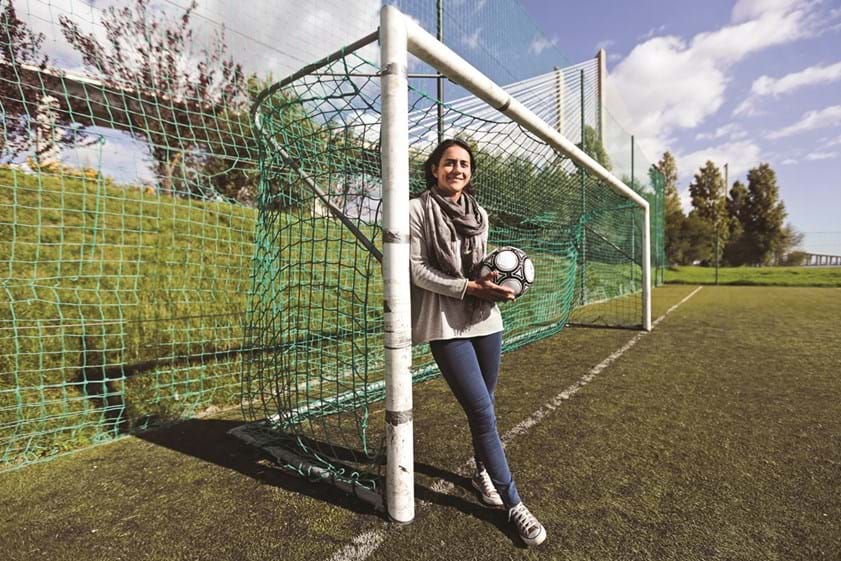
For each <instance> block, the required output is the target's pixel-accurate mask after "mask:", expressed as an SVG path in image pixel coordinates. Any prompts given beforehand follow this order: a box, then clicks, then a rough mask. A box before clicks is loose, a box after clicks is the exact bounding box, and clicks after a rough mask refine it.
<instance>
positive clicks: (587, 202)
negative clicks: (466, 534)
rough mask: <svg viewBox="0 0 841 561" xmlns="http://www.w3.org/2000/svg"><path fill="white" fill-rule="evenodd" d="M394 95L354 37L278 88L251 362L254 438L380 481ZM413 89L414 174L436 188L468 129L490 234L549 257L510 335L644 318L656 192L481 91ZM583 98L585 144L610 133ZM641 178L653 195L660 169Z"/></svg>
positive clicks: (427, 367)
mask: <svg viewBox="0 0 841 561" xmlns="http://www.w3.org/2000/svg"><path fill="white" fill-rule="evenodd" d="M578 75H579V76H581V73H578ZM381 101H382V99H381V91H380V78H379V68H378V66H377V65H375V64H373V63H371V62H369V61H367V60H366V59H365V58H363V57H362V56H360V54H359V52H355V51H352V50H351V52H346V53H340V54H338V55H336V56H335V57H328V59H325V61H323V62H322V63H316V64H313V65H311V66H310V67H308V68H306V69H304V70H303V71H301V72H299V73H297V74H295V75H293V76H291V77H290V78H288V79H286V80H284V81H282V82H280V83H278V84H276V85H275V86H273V87H271V88H269V89H268V90H266V91H264V92H263V94H262V95H261V98H260V101H259V103H258V104H257V106H256V107H255V110H254V114H255V123H256V128H257V139H258V144H259V149H260V164H259V165H260V172H261V178H260V187H259V195H258V199H257V201H258V209H259V217H258V221H257V232H256V246H255V257H254V261H253V269H252V278H251V282H252V288H251V290H250V292H249V303H248V304H249V307H248V316H247V318H248V326H247V336H248V338H249V340H248V346H249V347H250V348H252V349H254V350H255V352H253V353H251V354H250V355H249V357H248V360H247V361H246V362H245V365H244V373H243V398H244V403H245V409H246V412H247V414H248V416H249V417H250V418H251V419H252V420H253V421H255V423H254V424H253V425H252V427H254V430H257V431H260V433H261V436H260V437H259V438H257V437H254V436H253V435H252V437H251V438H252V440H253V441H255V442H256V441H257V440H261V441H262V442H263V443H264V444H265V443H268V445H269V446H272V447H274V448H275V449H281V448H283V449H286V450H291V451H292V454H291V455H283V456H281V458H282V460H283V462H284V463H285V465H286V466H287V467H289V468H290V469H293V470H296V471H298V472H300V473H301V474H303V475H306V476H309V477H313V478H315V479H318V478H323V477H328V478H331V479H339V480H342V481H344V482H345V484H347V485H349V486H350V487H352V488H362V489H368V490H373V491H376V490H377V489H378V487H379V486H380V485H381V478H380V473H381V466H382V465H383V463H384V457H383V454H384V448H383V430H384V426H385V421H384V411H383V409H382V407H378V406H375V405H374V404H375V403H377V402H379V401H381V400H382V398H383V396H384V389H385V388H384V382H383V370H384V352H383V310H382V308H383V281H382V273H381V265H380V262H379V258H380V255H379V250H378V248H379V247H381V244H382V235H383V232H382V230H381V228H380V224H381V219H382V216H381V209H382V199H381V192H382V184H381V171H382V170H381V157H380V141H381V132H382V131H381V126H382V119H381ZM409 104H410V107H409V123H408V129H409V143H410V149H409V154H408V157H409V160H410V169H411V177H410V185H411V187H410V189H411V191H412V192H413V193H414V194H418V193H420V192H421V191H423V189H424V188H425V185H424V174H423V169H422V164H423V162H424V160H425V159H426V157H427V156H428V154H429V153H430V152H431V151H432V149H433V148H434V146H435V145H436V144H437V142H438V138H439V134H440V135H441V136H443V137H459V138H461V139H464V140H467V141H468V142H469V143H471V144H472V146H473V147H474V151H475V154H476V159H477V165H476V170H475V173H474V175H473V180H472V181H473V184H474V185H475V186H476V188H477V198H478V200H479V201H480V203H481V204H482V206H484V207H485V208H486V209H487V211H488V213H489V218H490V227H491V229H490V245H491V246H502V245H512V246H516V247H519V248H521V249H523V250H524V251H526V252H527V253H528V254H529V255H530V256H531V257H532V259H533V260H534V262H535V265H536V270H537V272H536V281H535V284H534V285H533V286H532V288H531V290H530V291H529V292H528V294H527V295H526V296H525V297H523V298H522V299H520V300H517V301H515V302H513V303H509V304H504V305H502V313H503V318H504V322H505V328H506V329H505V337H504V347H503V348H504V351H510V350H512V349H515V348H518V347H520V346H523V345H526V344H528V343H531V342H534V341H536V340H539V339H541V338H544V337H547V336H549V335H551V334H554V333H557V332H558V331H559V330H561V329H562V328H563V327H564V326H565V325H567V323H568V322H569V321H570V319H571V317H573V316H575V317H576V318H577V321H579V322H582V323H591V324H600V325H611V326H620V327H641V325H642V321H643V320H642V317H643V302H642V296H641V286H642V285H641V280H642V267H641V257H642V251H641V242H642V224H643V213H642V210H641V209H640V207H639V206H637V205H636V204H635V203H633V202H632V201H630V200H628V199H627V198H625V197H623V196H620V195H619V194H617V193H616V192H614V191H613V190H612V189H609V188H608V187H607V186H606V185H604V184H603V183H602V182H601V181H600V180H599V179H597V178H596V177H594V176H592V175H591V174H589V173H586V172H585V171H584V170H582V169H580V168H578V167H577V166H576V165H575V164H574V163H573V162H572V161H571V160H570V159H568V158H567V157H565V156H563V155H561V154H559V153H557V152H556V151H555V150H554V149H553V148H551V147H550V146H549V145H547V144H546V143H545V142H544V141H542V140H540V139H538V138H536V137H535V136H533V135H532V134H531V133H529V132H527V131H526V130H525V129H523V128H522V127H521V126H520V125H518V124H517V123H515V122H513V121H511V120H510V119H508V118H507V117H505V116H503V115H502V114H501V113H499V112H497V111H495V110H492V109H491V108H489V107H487V106H486V105H485V104H484V102H481V101H480V100H478V99H476V98H471V97H466V98H464V99H463V100H459V101H457V102H453V103H449V104H444V105H441V104H439V103H438V102H437V101H436V100H435V99H433V98H432V97H429V96H427V95H426V94H425V93H424V92H423V91H421V89H420V88H416V87H410V91H409ZM439 110H440V115H439ZM591 114H594V113H593V112H591ZM580 115H581V118H580V120H579V122H578V126H579V130H580V131H581V132H580V138H579V139H578V140H580V141H582V142H581V143H582V145H583V148H584V150H585V151H587V152H589V153H591V154H595V153H597V152H598V151H599V150H600V149H601V150H603V147H601V139H600V138H598V136H594V135H593V134H591V133H588V132H587V130H588V128H590V129H592V128H593V127H592V125H588V124H587V122H586V119H587V117H586V115H584V112H583V111H581V112H580ZM588 139H589V140H590V142H591V143H592V144H593V145H592V146H587V142H588ZM649 171H650V172H651V175H652V176H654V175H656V170H646V173H649ZM646 185H648V182H646ZM637 187H638V190H639V191H640V193H641V194H642V195H643V196H644V197H646V198H647V199H649V200H650V201H651V204H652V206H653V205H654V203H655V200H654V199H655V198H656V193H657V191H656V189H657V188H658V187H657V186H656V185H655V186H654V187H653V188H648V187H643V186H642V185H641V184H640V185H637ZM436 374H437V371H436V369H435V367H434V364H433V362H432V358H431V355H430V353H429V352H428V349H427V347H426V346H419V347H416V348H415V349H414V352H413V379H414V380H415V381H420V380H424V379H426V378H429V377H431V376H434V375H436Z"/></svg>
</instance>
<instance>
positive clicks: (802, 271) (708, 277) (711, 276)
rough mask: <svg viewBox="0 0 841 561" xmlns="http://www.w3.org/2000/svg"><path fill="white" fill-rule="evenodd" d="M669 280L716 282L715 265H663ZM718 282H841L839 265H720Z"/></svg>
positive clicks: (828, 284)
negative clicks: (666, 267)
mask: <svg viewBox="0 0 841 561" xmlns="http://www.w3.org/2000/svg"><path fill="white" fill-rule="evenodd" d="M666 282H667V283H672V284H715V268H714V267H673V268H670V269H666ZM718 282H719V284H724V285H740V286H841V267H720V268H719V270H718Z"/></svg>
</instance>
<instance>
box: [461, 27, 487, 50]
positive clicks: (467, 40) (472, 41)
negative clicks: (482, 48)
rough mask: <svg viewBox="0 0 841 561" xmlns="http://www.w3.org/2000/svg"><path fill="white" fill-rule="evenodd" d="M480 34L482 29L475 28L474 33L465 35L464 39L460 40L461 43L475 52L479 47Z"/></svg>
mask: <svg viewBox="0 0 841 561" xmlns="http://www.w3.org/2000/svg"><path fill="white" fill-rule="evenodd" d="M480 33H482V28H481V27H477V28H476V31H474V32H473V33H471V34H470V35H467V36H466V37H463V38H462V40H461V41H462V43H464V44H465V45H467V46H468V47H469V48H470V49H471V50H475V49H477V48H478V47H479V34H480Z"/></svg>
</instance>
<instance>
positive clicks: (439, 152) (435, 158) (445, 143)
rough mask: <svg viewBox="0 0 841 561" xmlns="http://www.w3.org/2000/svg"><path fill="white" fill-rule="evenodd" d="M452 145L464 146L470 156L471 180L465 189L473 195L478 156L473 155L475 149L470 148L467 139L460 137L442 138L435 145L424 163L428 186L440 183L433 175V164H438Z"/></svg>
mask: <svg viewBox="0 0 841 561" xmlns="http://www.w3.org/2000/svg"><path fill="white" fill-rule="evenodd" d="M450 146H458V147H460V148H464V149H465V150H466V151H467V154H468V155H469V156H470V182H468V183H467V186H466V187H465V188H464V190H465V191H466V192H467V193H468V194H470V195H472V194H473V175H474V174H475V173H476V158H475V157H474V156H473V149H472V148H470V145H469V144H468V143H466V142H465V141H463V140H461V139H459V138H448V139H446V140H442V141H441V143H440V144H439V145H438V146H436V147H435V150H433V151H432V154H430V155H429V157H428V158H427V159H426V162H424V164H423V173H424V176H425V177H426V188H427V189H429V188H431V187H434V186H435V185H438V179H436V178H435V176H434V175H432V168H433V166H437V165H438V164H439V162H440V161H441V156H443V155H444V152H446V151H447V148H449V147H450Z"/></svg>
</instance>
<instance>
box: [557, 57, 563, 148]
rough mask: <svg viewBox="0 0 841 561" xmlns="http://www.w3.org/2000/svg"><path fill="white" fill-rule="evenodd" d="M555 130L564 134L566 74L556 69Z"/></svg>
mask: <svg viewBox="0 0 841 561" xmlns="http://www.w3.org/2000/svg"><path fill="white" fill-rule="evenodd" d="M555 113H556V119H555V128H556V129H557V130H558V132H559V133H561V134H564V73H563V72H562V71H561V69H560V68H558V67H557V66H556V67H555Z"/></svg>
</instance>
